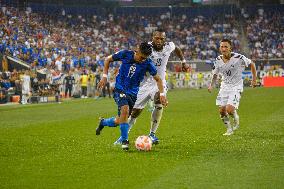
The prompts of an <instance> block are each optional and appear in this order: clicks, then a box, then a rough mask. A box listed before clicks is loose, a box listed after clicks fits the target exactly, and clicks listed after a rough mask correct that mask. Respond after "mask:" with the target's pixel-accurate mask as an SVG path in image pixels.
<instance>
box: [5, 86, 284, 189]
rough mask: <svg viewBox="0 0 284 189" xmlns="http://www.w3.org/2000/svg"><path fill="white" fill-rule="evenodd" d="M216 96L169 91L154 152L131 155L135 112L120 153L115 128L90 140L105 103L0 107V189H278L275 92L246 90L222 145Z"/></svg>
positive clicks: (278, 94)
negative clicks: (232, 129) (237, 125)
mask: <svg viewBox="0 0 284 189" xmlns="http://www.w3.org/2000/svg"><path fill="white" fill-rule="evenodd" d="M216 95H217V91H216V90H215V91H214V92H213V94H209V93H208V92H206V90H174V91H170V92H169V93H168V99H169V102H170V103H169V106H168V107H167V108H166V110H165V111H164V115H163V118H162V121H161V126H160V128H159V130H158V133H157V134H158V136H159V138H160V140H161V141H160V144H159V145H157V146H154V147H153V150H152V151H150V152H138V151H136V150H135V148H134V145H133V143H134V140H135V138H136V137H137V136H139V135H144V134H148V131H149V124H150V113H149V112H147V111H144V112H143V114H142V115H141V116H140V117H139V119H138V120H137V123H136V125H135V126H134V127H133V129H132V131H131V134H130V142H131V149H130V150H129V152H124V151H122V150H121V149H120V148H119V147H114V146H113V145H112V143H113V142H114V141H115V140H116V139H117V138H118V136H119V128H105V129H104V130H103V131H102V134H101V135H100V136H96V135H95V129H96V126H97V123H98V117H99V116H104V117H110V116H113V115H115V114H116V109H117V108H116V106H115V103H114V101H113V100H110V99H103V100H99V101H95V100H94V99H83V100H74V101H66V102H64V103H62V104H44V105H43V104H39V105H26V106H21V105H17V106H2V107H0V170H1V171H0V188H1V189H3V188H21V189H22V188H97V189H101V188H102V189H103V188H105V189H109V188H133V189H138V188H151V189H152V188H159V189H160V188H163V189H164V188H170V189H174V188H178V189H183V188H279V189H280V188H284V179H283V178H284V137H283V136H284V106H283V105H284V98H283V96H284V88H256V89H249V88H246V89H245V92H244V94H243V95H242V99H241V104H240V109H239V115H240V125H241V127H240V129H239V130H238V131H236V132H235V134H234V135H232V136H222V133H224V132H225V128H224V126H223V125H222V123H221V121H220V119H219V115H218V110H217V107H216V106H215V98H216Z"/></svg>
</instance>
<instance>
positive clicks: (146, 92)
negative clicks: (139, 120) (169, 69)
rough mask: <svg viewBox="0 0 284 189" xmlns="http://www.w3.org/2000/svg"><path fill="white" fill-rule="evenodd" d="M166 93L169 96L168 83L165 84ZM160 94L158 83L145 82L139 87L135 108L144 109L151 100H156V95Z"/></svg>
mask: <svg viewBox="0 0 284 189" xmlns="http://www.w3.org/2000/svg"><path fill="white" fill-rule="evenodd" d="M163 85H164V93H165V94H167V91H168V87H167V84H166V82H163ZM157 92H159V89H158V86H157V83H156V82H145V83H143V85H141V86H140V87H139V91H138V94H137V100H136V102H135V105H134V108H136V109H143V108H144V107H145V106H146V105H147V102H148V101H149V100H154V97H155V94H156V93H157Z"/></svg>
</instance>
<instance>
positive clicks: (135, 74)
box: [112, 50, 157, 96]
mask: <svg viewBox="0 0 284 189" xmlns="http://www.w3.org/2000/svg"><path fill="white" fill-rule="evenodd" d="M112 59H113V60H114V61H121V62H122V64H121V66H120V68H119V72H118V75H117V76H116V82H115V88H116V89H119V90H121V91H123V92H124V93H126V94H130V95H135V96H137V93H138V90H139V85H140V82H141V81H142V80H143V78H144V76H145V74H146V72H149V73H150V74H151V75H152V76H154V75H156V74H157V69H156V67H155V66H154V64H153V62H152V60H151V59H149V58H148V59H146V60H145V61H143V62H135V61H134V51H129V50H122V51H119V52H117V53H115V54H113V55H112Z"/></svg>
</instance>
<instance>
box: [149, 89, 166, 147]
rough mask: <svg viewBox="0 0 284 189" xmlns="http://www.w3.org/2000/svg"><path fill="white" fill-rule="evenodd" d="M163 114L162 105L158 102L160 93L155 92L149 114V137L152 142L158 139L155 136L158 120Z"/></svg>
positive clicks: (157, 141) (154, 142)
mask: <svg viewBox="0 0 284 189" xmlns="http://www.w3.org/2000/svg"><path fill="white" fill-rule="evenodd" d="M162 115H163V105H162V104H161V102H160V93H159V92H157V93H155V97H154V110H153V111H152V115H151V128H150V134H149V137H150V138H151V140H152V142H153V144H158V143H159V139H158V137H157V136H156V132H157V129H158V127H159V125H160V121H161V119H162Z"/></svg>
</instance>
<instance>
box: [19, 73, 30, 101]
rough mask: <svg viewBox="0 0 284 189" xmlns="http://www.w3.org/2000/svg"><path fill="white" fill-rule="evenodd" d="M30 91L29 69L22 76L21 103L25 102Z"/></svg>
mask: <svg viewBox="0 0 284 189" xmlns="http://www.w3.org/2000/svg"><path fill="white" fill-rule="evenodd" d="M30 91H31V77H30V76H29V71H28V70H26V71H25V74H24V75H23V78H22V101H21V103H22V104H27V103H28V99H29V95H30Z"/></svg>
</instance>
